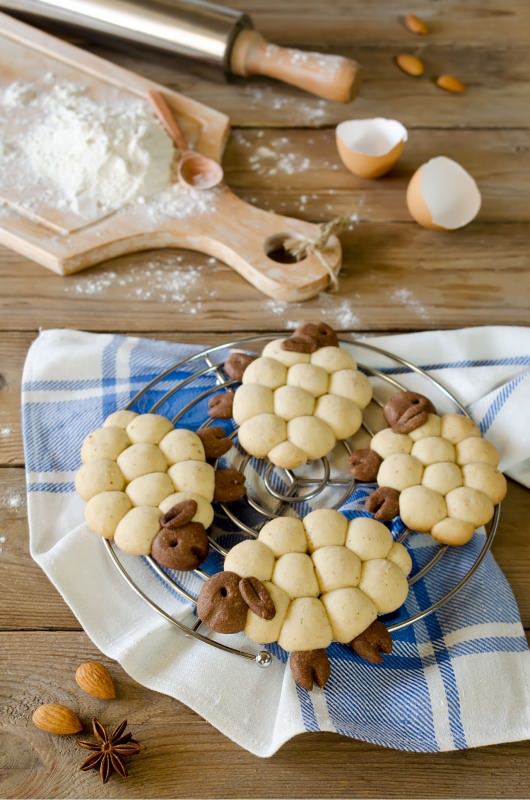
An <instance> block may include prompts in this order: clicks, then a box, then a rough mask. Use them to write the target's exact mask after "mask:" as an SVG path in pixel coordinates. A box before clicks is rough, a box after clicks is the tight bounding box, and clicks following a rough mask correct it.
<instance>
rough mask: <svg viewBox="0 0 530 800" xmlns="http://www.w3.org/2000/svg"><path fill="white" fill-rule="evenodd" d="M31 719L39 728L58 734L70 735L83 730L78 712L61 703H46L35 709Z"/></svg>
mask: <svg viewBox="0 0 530 800" xmlns="http://www.w3.org/2000/svg"><path fill="white" fill-rule="evenodd" d="M31 719H32V721H33V724H34V725H35V727H36V728H39V730H41V731H46V733H54V734H56V735H57V736H70V735H72V734H73V733H79V731H82V730H83V725H82V724H81V720H80V719H79V717H78V716H77V714H74V712H73V711H72V709H71V708H68V707H67V706H63V705H61V704H60V703H44V704H43V705H42V706H39V707H38V708H36V709H35V711H34V712H33V715H32V717H31Z"/></svg>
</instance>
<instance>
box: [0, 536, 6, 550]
mask: <svg viewBox="0 0 530 800" xmlns="http://www.w3.org/2000/svg"><path fill="white" fill-rule="evenodd" d="M5 542H6V537H5V536H0V553H3V552H4V544H5Z"/></svg>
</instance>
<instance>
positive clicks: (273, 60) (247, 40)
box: [230, 30, 361, 103]
mask: <svg viewBox="0 0 530 800" xmlns="http://www.w3.org/2000/svg"><path fill="white" fill-rule="evenodd" d="M230 61H231V70H232V72H233V73H234V74H235V75H241V76H243V77H248V76H249V75H267V76H268V77H269V78H276V79H277V80H280V81H284V82H285V83H290V84H292V85H293V86H297V87H298V88H299V89H304V90H305V91H306V92H311V93H312V94H316V95H318V96H319V97H324V98H325V99H326V100H336V101H338V102H340V103H347V102H348V101H349V100H352V99H353V98H354V97H355V96H356V95H357V93H358V91H359V88H360V82H361V70H360V67H359V64H357V63H356V62H355V61H353V60H352V59H350V58H345V57H344V56H335V55H325V54H323V53H310V52H306V51H304V50H295V49H292V48H289V47H278V45H275V44H270V43H269V42H267V41H266V39H264V38H263V36H262V35H261V34H260V33H258V31H255V30H244V31H242V32H241V33H240V34H239V35H238V37H237V38H236V40H235V42H234V45H233V48H232V52H231V56H230Z"/></svg>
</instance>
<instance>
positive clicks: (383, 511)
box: [365, 486, 399, 520]
mask: <svg viewBox="0 0 530 800" xmlns="http://www.w3.org/2000/svg"><path fill="white" fill-rule="evenodd" d="M365 508H366V510H367V511H369V512H370V514H373V515H374V519H380V520H390V519H394V517H397V515H398V514H399V492H398V491H397V489H390V487H389V486H380V487H379V489H376V490H375V492H373V493H372V494H371V495H370V497H369V498H368V499H367V501H366V504H365Z"/></svg>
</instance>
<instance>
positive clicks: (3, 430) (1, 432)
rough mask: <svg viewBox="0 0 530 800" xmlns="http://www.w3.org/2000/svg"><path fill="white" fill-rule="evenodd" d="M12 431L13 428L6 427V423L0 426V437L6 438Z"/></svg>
mask: <svg viewBox="0 0 530 800" xmlns="http://www.w3.org/2000/svg"><path fill="white" fill-rule="evenodd" d="M12 433H13V428H8V427H7V425H3V426H2V427H0V438H2V439H3V438H7V437H8V436H11V434H12Z"/></svg>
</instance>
